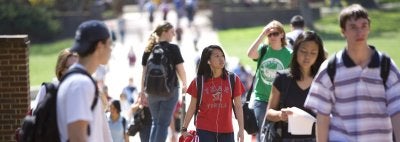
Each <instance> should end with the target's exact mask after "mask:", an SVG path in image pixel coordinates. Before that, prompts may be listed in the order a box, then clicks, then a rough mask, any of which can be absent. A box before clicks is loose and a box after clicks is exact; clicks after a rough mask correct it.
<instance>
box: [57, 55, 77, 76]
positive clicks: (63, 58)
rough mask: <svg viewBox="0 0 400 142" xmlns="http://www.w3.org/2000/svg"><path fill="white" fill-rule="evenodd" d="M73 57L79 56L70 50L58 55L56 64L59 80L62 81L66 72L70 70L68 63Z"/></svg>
mask: <svg viewBox="0 0 400 142" xmlns="http://www.w3.org/2000/svg"><path fill="white" fill-rule="evenodd" d="M72 56H77V55H76V54H75V53H72V52H71V51H69V49H64V50H62V51H61V52H60V53H59V54H58V58H57V63H56V76H57V79H58V80H60V79H61V77H62V76H63V72H64V70H65V69H68V66H67V61H68V59H69V58H70V57H72Z"/></svg>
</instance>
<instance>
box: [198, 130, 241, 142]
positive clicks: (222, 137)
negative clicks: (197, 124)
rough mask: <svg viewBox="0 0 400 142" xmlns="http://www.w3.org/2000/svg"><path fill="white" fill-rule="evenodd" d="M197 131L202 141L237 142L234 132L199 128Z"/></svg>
mask: <svg viewBox="0 0 400 142" xmlns="http://www.w3.org/2000/svg"><path fill="white" fill-rule="evenodd" d="M196 131H197V136H199V141H200V142H235V139H234V135H233V132H232V133H216V132H211V131H206V130H201V129H197V130H196Z"/></svg>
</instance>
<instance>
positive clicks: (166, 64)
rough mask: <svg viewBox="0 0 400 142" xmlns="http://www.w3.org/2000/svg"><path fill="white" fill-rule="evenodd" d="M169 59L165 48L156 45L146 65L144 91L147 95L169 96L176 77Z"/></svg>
mask: <svg viewBox="0 0 400 142" xmlns="http://www.w3.org/2000/svg"><path fill="white" fill-rule="evenodd" d="M169 59H170V58H169V56H168V51H167V48H162V47H161V45H160V44H156V45H155V47H154V49H153V50H152V51H151V53H150V56H149V58H148V60H147V64H146V68H147V69H146V74H145V80H144V90H145V92H146V93H147V94H150V95H160V96H169V95H170V94H171V92H172V88H173V85H174V84H173V80H174V77H176V75H174V73H175V72H174V67H173V66H172V64H171V61H170V60H169Z"/></svg>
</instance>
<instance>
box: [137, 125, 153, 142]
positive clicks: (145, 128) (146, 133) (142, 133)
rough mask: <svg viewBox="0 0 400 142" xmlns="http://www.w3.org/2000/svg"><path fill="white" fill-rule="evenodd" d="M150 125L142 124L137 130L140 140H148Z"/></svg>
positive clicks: (143, 141)
mask: <svg viewBox="0 0 400 142" xmlns="http://www.w3.org/2000/svg"><path fill="white" fill-rule="evenodd" d="M150 131H151V125H144V126H143V127H142V129H140V131H139V134H140V135H139V136H140V141H141V142H149V140H150Z"/></svg>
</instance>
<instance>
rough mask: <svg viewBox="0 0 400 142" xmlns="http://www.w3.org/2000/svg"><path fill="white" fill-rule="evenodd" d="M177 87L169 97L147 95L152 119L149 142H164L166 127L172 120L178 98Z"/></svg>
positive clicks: (166, 132)
mask: <svg viewBox="0 0 400 142" xmlns="http://www.w3.org/2000/svg"><path fill="white" fill-rule="evenodd" d="M178 90H179V87H175V88H174V89H173V91H172V94H171V96H168V97H165V96H157V95H149V96H148V101H149V108H150V112H151V116H152V118H153V122H152V126H151V133H150V142H165V140H166V139H167V135H168V127H169V124H170V122H171V119H172V113H173V112H174V110H175V106H176V103H177V102H178V98H179V92H178Z"/></svg>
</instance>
